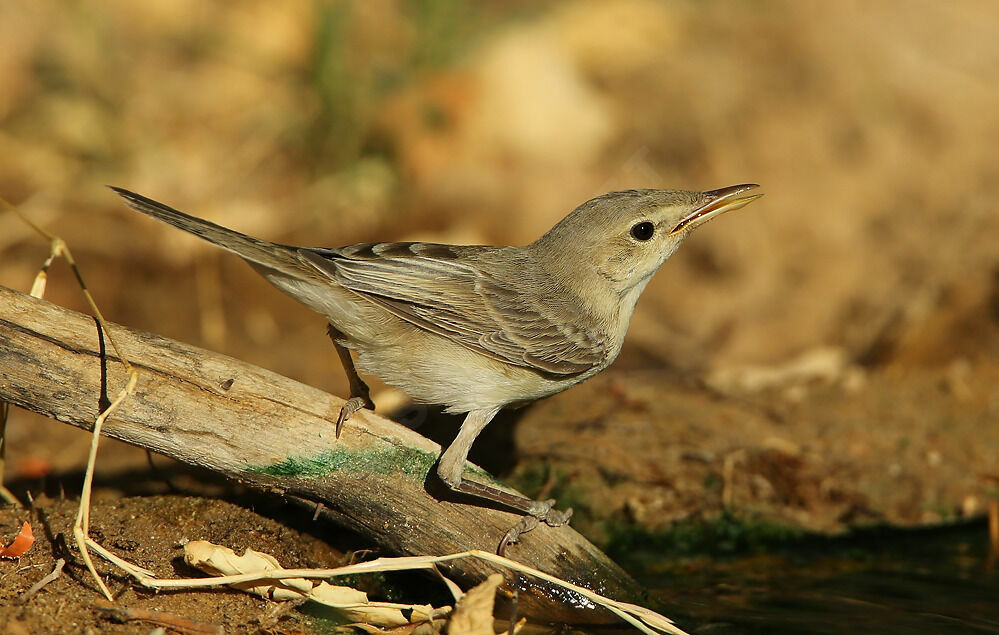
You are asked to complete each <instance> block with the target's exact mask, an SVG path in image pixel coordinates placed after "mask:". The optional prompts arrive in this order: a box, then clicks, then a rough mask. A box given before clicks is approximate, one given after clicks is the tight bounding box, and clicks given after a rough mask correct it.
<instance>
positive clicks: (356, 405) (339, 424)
mask: <svg viewBox="0 0 999 635" xmlns="http://www.w3.org/2000/svg"><path fill="white" fill-rule="evenodd" d="M362 408H370V409H372V410H374V408H375V404H373V403H371V400H370V399H365V398H364V397H351V398H350V399H348V400H347V401H345V402H344V403H343V406H342V407H341V408H340V414H339V415H338V416H337V418H336V438H338V439H339V438H340V431H341V430H342V429H343V424H344V423H346V421H347V419H350V417H351V416H352V415H353V414H354V413H355V412H357V411H358V410H361V409H362Z"/></svg>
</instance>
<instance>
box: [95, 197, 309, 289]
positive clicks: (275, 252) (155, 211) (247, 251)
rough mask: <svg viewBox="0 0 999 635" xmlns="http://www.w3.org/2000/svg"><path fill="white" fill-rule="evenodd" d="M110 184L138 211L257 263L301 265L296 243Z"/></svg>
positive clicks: (279, 267)
mask: <svg viewBox="0 0 999 635" xmlns="http://www.w3.org/2000/svg"><path fill="white" fill-rule="evenodd" d="M108 187H110V188H111V189H112V190H114V192H115V193H116V194H118V196H120V197H122V198H123V199H125V203H127V204H128V206H129V207H131V208H132V209H134V210H135V211H137V212H142V213H143V214H146V215H148V216H152V217H153V218H157V219H159V220H161V221H163V222H165V223H169V224H170V225H173V226H174V227H177V228H180V229H183V230H184V231H186V232H189V233H191V234H194V235H195V236H199V237H201V238H204V239H205V240H207V241H208V242H211V243H214V244H216V245H218V246H219V247H222V248H223V249H226V250H228V251H231V252H233V253H234V254H236V255H237V256H240V257H241V258H243V259H244V260H247V261H249V262H251V263H253V264H257V265H262V266H263V267H265V268H272V269H277V270H280V271H292V270H298V269H301V264H300V263H299V261H298V258H297V256H296V249H295V248H294V247H289V246H286V245H279V244H277V243H271V242H267V241H265V240H259V239H257V238H253V237H252V236H247V235H246V234H241V233H239V232H238V231H235V230H232V229H229V228H227V227H222V226H221V225H216V224H215V223H212V222H209V221H206V220H204V219H201V218H197V217H196V216H191V215H189V214H185V213H184V212H181V211H180V210H176V209H174V208H172V207H169V206H167V205H164V204H163V203H160V202H157V201H154V200H153V199H151V198H146V197H145V196H142V195H141V194H136V193H135V192H130V191H128V190H126V189H122V188H120V187H115V186H113V185H109V186H108Z"/></svg>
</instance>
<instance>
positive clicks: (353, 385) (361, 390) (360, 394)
mask: <svg viewBox="0 0 999 635" xmlns="http://www.w3.org/2000/svg"><path fill="white" fill-rule="evenodd" d="M326 332H327V333H329V336H330V339H331V340H333V347H334V348H335V349H336V354H337V355H338V356H339V357H340V363H341V364H343V370H344V372H345V373H347V381H348V382H350V398H349V399H347V401H345V402H344V404H343V406H341V407H340V414H339V415H337V418H336V438H338V439H339V438H340V430H341V429H342V428H343V424H344V422H345V421H347V419H350V416H351V415H352V414H354V413H355V412H357V411H358V410H360V409H361V408H369V409H371V410H374V409H375V404H374V402H373V401H371V395H370V394H369V391H368V385H367V384H366V383H364V380H363V379H361V377H360V376H359V375H358V374H357V369H356V368H354V360H353V358H351V356H350V351H349V350H347V348H346V347H345V346H342V345H341V344H340V343H339V342H338V341H337V339H339V338H342V337H343V333H341V332H340V331H338V330H337V329H336V328H335V327H334V326H333V325H332V324H330V325H329V326H328V327H327V329H326Z"/></svg>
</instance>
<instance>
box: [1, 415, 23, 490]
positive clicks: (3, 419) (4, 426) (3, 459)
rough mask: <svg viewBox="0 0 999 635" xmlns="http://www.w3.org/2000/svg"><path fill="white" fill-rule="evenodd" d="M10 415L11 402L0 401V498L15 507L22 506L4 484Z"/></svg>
mask: <svg viewBox="0 0 999 635" xmlns="http://www.w3.org/2000/svg"><path fill="white" fill-rule="evenodd" d="M8 416H10V404H9V403H7V402H6V401H0V498H2V499H3V500H4V501H5V502H7V503H9V504H11V505H13V506H14V507H18V508H20V507H21V501H19V500H17V497H16V496H14V494H13V492H11V491H10V490H9V489H7V486H6V485H4V484H3V475H4V470H5V469H6V467H7V417H8Z"/></svg>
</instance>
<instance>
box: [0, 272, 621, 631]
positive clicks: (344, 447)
mask: <svg viewBox="0 0 999 635" xmlns="http://www.w3.org/2000/svg"><path fill="white" fill-rule="evenodd" d="M110 328H111V329H112V335H113V336H114V338H115V339H116V341H117V342H118V345H119V346H120V347H121V350H122V353H123V354H124V355H126V356H127V357H128V359H129V361H130V362H131V363H132V364H133V365H134V366H135V367H136V368H137V369H138V371H139V373H140V377H139V381H138V384H137V386H136V389H135V392H134V394H133V395H131V396H130V397H128V398H127V399H126V400H125V402H124V403H123V404H122V405H121V407H120V408H119V409H118V410H117V411H116V412H115V413H114V415H113V416H112V417H111V418H110V419H108V421H107V422H106V423H105V426H104V432H105V434H107V435H108V436H111V437H115V438H117V439H121V440H123V441H126V442H128V443H131V444H134V445H137V446H139V447H142V448H147V449H149V450H152V451H155V452H158V453H161V454H164V455H166V456H169V457H172V458H175V459H177V460H180V461H183V462H185V463H189V464H191V465H197V466H201V467H204V468H207V469H210V470H214V471H216V472H221V473H223V474H225V475H227V476H229V477H231V478H233V479H236V480H238V481H240V482H242V483H246V484H249V485H253V486H256V487H259V488H263V489H265V490H268V491H272V492H274V493H278V494H282V495H286V496H293V497H301V498H305V499H308V500H311V501H316V502H320V503H322V504H323V505H325V507H326V508H327V509H328V510H329V513H330V515H331V516H332V518H333V519H334V520H335V521H336V522H338V523H341V524H343V525H345V526H347V527H350V528H351V529H353V530H355V531H357V532H360V533H361V534H362V535H364V536H366V537H368V538H370V539H371V540H372V541H374V542H376V543H377V544H379V545H380V546H382V547H383V548H385V549H388V550H390V551H392V552H395V553H399V554H420V555H422V554H444V553H450V552H457V551H464V550H466V549H472V548H477V549H483V550H489V551H491V550H494V549H495V548H496V545H497V544H498V542H499V540H500V538H501V537H502V536H503V534H504V532H506V530H507V529H509V528H510V527H511V526H513V524H515V523H516V521H517V520H518V519H519V516H517V515H516V514H513V513H509V512H506V511H501V510H497V509H490V508H485V507H481V506H478V505H477V504H475V503H474V502H470V501H468V500H464V501H461V502H459V499H458V498H457V497H456V496H454V495H453V494H451V493H450V492H449V491H447V490H446V488H444V486H443V485H441V484H440V483H439V482H438V480H437V478H436V475H435V472H434V469H433V466H434V463H435V461H436V459H437V455H438V453H439V452H440V447H439V446H438V445H436V444H435V443H433V442H431V441H430V440H428V439H426V438H424V437H422V436H420V435H418V434H416V433H415V432H413V431H411V430H409V429H407V428H405V427H403V426H400V425H398V424H396V423H393V422H392V421H389V420H387V419H384V418H382V417H380V416H377V415H375V414H372V413H370V412H367V411H362V412H358V413H357V414H355V415H354V417H353V418H352V419H351V420H350V422H349V423H348V424H347V425H346V426H345V427H344V431H343V434H342V436H341V438H340V439H339V440H338V439H336V438H335V437H334V434H333V422H332V415H331V413H334V412H336V411H338V409H339V407H340V405H341V404H342V403H343V400H342V399H340V398H339V397H335V396H332V395H329V394H327V393H324V392H322V391H320V390H317V389H315V388H311V387H309V386H305V385H303V384H300V383H298V382H296V381H293V380H291V379H288V378H286V377H282V376H280V375H277V374H275V373H272V372H269V371H267V370H264V369H261V368H258V367H256V366H252V365H250V364H247V363H245V362H241V361H239V360H235V359H232V358H229V357H225V356H223V355H219V354H216V353H212V352H209V351H205V350H202V349H198V348H195V347H192V346H188V345H186V344H182V343H180V342H176V341H173V340H169V339H166V338H163V337H159V336H157V335H151V334H148V333H142V332H139V331H134V330H131V329H128V328H127V327H123V326H117V325H111V327H110ZM99 334H100V330H99V327H98V325H97V323H96V321H95V320H94V318H92V317H90V316H87V315H83V314H80V313H76V312H73V311H69V310H67V309H64V308H62V307H59V306H56V305H53V304H51V303H49V302H46V301H43V300H38V299H35V298H33V297H31V296H28V295H25V294H22V293H19V292H16V291H12V290H10V289H6V288H4V287H0V400H5V401H9V402H11V403H13V404H15V405H17V406H19V407H21V408H24V409H26V410H31V411H34V412H37V413H41V414H43V415H46V416H48V417H52V418H54V419H58V420H59V421H63V422H65V423H69V424H71V425H74V426H77V427H80V428H84V429H91V426H92V424H93V421H94V419H95V417H96V416H97V414H98V412H99V411H100V409H101V408H102V407H103V406H105V405H106V404H107V403H108V396H109V395H110V396H112V397H113V396H114V395H115V394H117V392H118V391H119V390H120V389H121V387H122V386H123V385H124V384H125V381H126V379H127V375H126V373H125V371H124V369H123V365H122V364H121V362H120V360H119V359H118V358H117V357H115V356H114V355H113V349H112V348H111V347H110V345H109V344H108V342H107V340H106V338H104V337H99ZM479 478H488V477H486V476H485V475H481V476H480V477H479ZM438 496H440V498H438ZM94 513H95V514H97V515H99V514H100V509H99V508H97V509H96V510H95V512H94ZM507 555H508V556H509V557H512V558H513V559H515V560H518V561H520V562H523V563H525V564H528V565H530V566H532V567H535V568H537V569H540V570H542V571H546V572H548V573H550V574H553V575H556V576H558V577H560V578H563V579H566V580H569V581H572V582H575V583H576V584H580V585H583V586H587V587H590V588H593V589H594V590H597V591H598V592H600V593H602V594H604V595H608V596H611V597H614V598H616V599H624V600H627V599H634V598H635V597H636V595H638V594H639V593H640V590H639V588H638V586H637V584H636V583H635V582H634V580H632V579H631V578H630V577H629V576H628V575H627V574H626V573H625V572H624V571H623V570H621V569H620V568H619V567H618V566H617V565H616V564H614V563H613V562H611V561H610V560H609V559H608V558H607V556H606V555H604V554H603V553H602V552H601V551H599V550H598V549H597V548H596V547H594V546H593V545H592V544H591V543H590V542H588V541H587V540H586V539H585V538H583V537H582V536H580V535H579V534H578V533H576V532H575V531H573V530H572V529H571V528H569V527H558V528H551V527H546V526H541V527H539V528H538V529H536V530H535V531H533V532H531V533H529V534H526V535H525V536H524V537H523V541H522V544H519V545H516V546H514V547H512V548H510V549H509V550H508V553H507ZM450 573H451V574H452V575H455V576H456V577H458V578H459V579H463V581H464V582H466V583H471V582H476V581H479V580H481V579H483V578H484V577H485V575H486V574H487V573H489V570H488V568H485V567H484V566H483V565H481V564H479V563H476V562H473V561H458V562H455V563H454V565H453V567H452V569H451V571H450ZM525 582H527V581H524V580H521V581H520V583H519V584H518V586H520V587H521V588H520V589H519V591H520V599H519V608H520V611H521V614H524V613H525V612H529V613H531V614H533V615H534V616H536V617H544V618H548V619H552V620H560V621H568V622H581V621H591V620H592V621H604V620H605V619H607V617H608V616H607V615H606V614H603V615H598V614H597V613H596V612H593V611H589V610H585V609H579V608H577V606H574V602H575V600H576V599H575V598H567V597H565V593H564V592H557V593H555V592H553V593H548V592H546V590H545V589H542V588H538V587H537V586H536V585H533V584H525ZM525 587H529V588H525ZM525 591H526V593H525ZM525 596H526V597H525ZM586 605H587V603H586V602H585V601H584V602H582V603H581V604H580V605H579V606H586Z"/></svg>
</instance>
